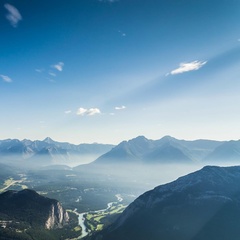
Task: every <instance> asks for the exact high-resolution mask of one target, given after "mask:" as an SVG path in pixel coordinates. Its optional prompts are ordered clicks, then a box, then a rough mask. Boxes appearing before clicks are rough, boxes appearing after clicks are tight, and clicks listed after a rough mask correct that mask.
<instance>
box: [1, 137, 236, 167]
mask: <svg viewBox="0 0 240 240" xmlns="http://www.w3.org/2000/svg"><path fill="white" fill-rule="evenodd" d="M0 160H1V162H4V163H11V162H12V160H14V163H16V162H17V161H16V160H18V161H25V162H27V163H29V164H40V165H51V164H67V165H68V164H69V165H71V164H72V163H74V162H75V163H78V164H85V163H89V162H92V163H90V164H88V165H89V166H90V167H96V166H99V165H105V164H107V165H109V164H121V165H123V164H127V163H131V164H136V163H140V164H142V163H151V164H154V163H161V164H163V163H167V164H168V163H204V164H209V163H210V164H218V163H219V162H220V163H226V162H227V163H232V162H234V163H237V162H240V140H238V141H233V140H232V141H213V140H202V139H200V140H194V141H187V140H179V139H176V138H173V137H170V136H165V137H163V138H161V139H159V140H151V139H147V138H146V137H144V136H138V137H136V138H133V139H131V140H129V141H122V142H121V143H119V144H118V145H117V146H114V145H111V144H97V143H93V144H79V145H74V144H70V143H67V142H56V141H54V140H52V139H51V138H49V137H48V138H46V139H44V140H43V141H39V140H36V141H31V140H26V139H25V140H22V141H20V140H18V139H6V140H0ZM75 165H77V164H75ZM77 168H78V167H77ZM77 168H76V169H77ZM80 168H81V166H80Z"/></svg>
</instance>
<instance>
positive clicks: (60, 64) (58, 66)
mask: <svg viewBox="0 0 240 240" xmlns="http://www.w3.org/2000/svg"><path fill="white" fill-rule="evenodd" d="M63 66H64V63H63V62H59V63H57V64H55V65H52V68H55V69H56V70H58V71H59V72H61V71H62V70H63Z"/></svg>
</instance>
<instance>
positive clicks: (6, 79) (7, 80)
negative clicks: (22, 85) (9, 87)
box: [0, 75, 12, 83]
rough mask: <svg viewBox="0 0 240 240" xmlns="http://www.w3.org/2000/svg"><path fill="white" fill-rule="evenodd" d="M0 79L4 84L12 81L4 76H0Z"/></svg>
mask: <svg viewBox="0 0 240 240" xmlns="http://www.w3.org/2000/svg"><path fill="white" fill-rule="evenodd" d="M0 77H1V78H2V80H3V81H4V82H7V83H10V82H12V79H11V78H10V77H8V76H6V75H0Z"/></svg>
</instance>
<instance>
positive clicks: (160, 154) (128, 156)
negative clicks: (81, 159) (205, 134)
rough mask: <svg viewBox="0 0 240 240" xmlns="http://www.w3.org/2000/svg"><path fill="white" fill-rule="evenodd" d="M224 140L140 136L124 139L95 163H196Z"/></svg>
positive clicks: (202, 159) (203, 159)
mask: <svg viewBox="0 0 240 240" xmlns="http://www.w3.org/2000/svg"><path fill="white" fill-rule="evenodd" d="M223 143H224V142H219V141H211V140H196V141H185V140H178V139H175V138H173V137H170V136H165V137H163V138H161V139H159V140H149V139H147V138H145V137H144V136H139V137H137V138H134V139H132V140H129V141H123V142H121V143H120V144H119V145H117V146H116V147H114V148H113V149H111V150H110V151H109V152H107V153H105V154H104V155H102V156H100V157H99V158H98V159H97V160H96V161H95V162H94V164H109V163H117V164H118V163H194V162H200V161H205V158H207V156H208V155H209V154H211V153H212V152H213V151H214V150H215V149H216V148H217V147H219V148H221V145H222V144H223Z"/></svg>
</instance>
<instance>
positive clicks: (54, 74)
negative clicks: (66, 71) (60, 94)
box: [48, 72, 57, 77]
mask: <svg viewBox="0 0 240 240" xmlns="http://www.w3.org/2000/svg"><path fill="white" fill-rule="evenodd" d="M48 74H49V75H50V76H53V77H56V76H57V74H56V73H53V72H49V73H48Z"/></svg>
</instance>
